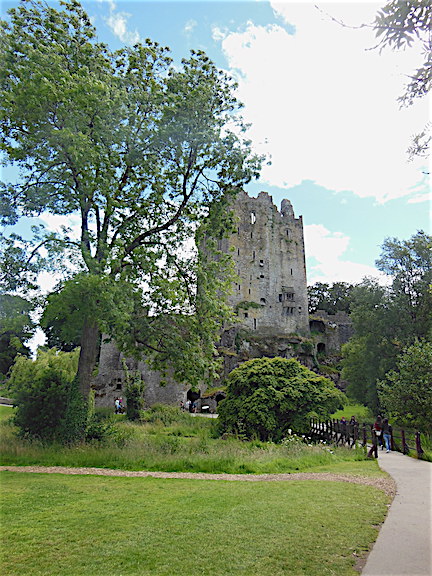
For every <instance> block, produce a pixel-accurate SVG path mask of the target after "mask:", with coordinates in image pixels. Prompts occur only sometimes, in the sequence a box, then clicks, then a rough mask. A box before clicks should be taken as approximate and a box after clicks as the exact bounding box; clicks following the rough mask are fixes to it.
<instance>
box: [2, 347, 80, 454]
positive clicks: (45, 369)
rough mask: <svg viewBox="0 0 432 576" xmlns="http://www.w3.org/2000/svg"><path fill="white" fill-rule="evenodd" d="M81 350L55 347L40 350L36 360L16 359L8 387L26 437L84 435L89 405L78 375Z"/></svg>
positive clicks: (64, 439) (69, 439) (64, 438)
mask: <svg viewBox="0 0 432 576" xmlns="http://www.w3.org/2000/svg"><path fill="white" fill-rule="evenodd" d="M78 352H79V351H78V350H77V351H75V352H73V353H66V352H57V351H56V350H55V349H52V350H48V351H45V352H44V351H40V352H39V354H38V357H37V358H36V360H35V361H32V360H30V359H27V358H24V357H23V356H21V357H19V358H18V359H17V361H16V362H15V364H14V366H13V368H12V371H11V376H10V380H9V386H10V388H11V391H12V395H13V397H14V401H15V404H16V406H17V410H16V415H15V424H16V425H17V427H18V428H19V430H20V433H21V434H22V435H23V436H26V437H29V438H37V439H40V440H44V441H50V442H51V441H59V442H66V443H69V442H75V441H77V440H80V439H82V438H83V431H84V430H85V426H86V423H87V405H86V403H85V402H84V400H83V398H82V395H81V394H80V393H79V390H78V383H77V381H76V378H75V374H76V368H77V363H78Z"/></svg>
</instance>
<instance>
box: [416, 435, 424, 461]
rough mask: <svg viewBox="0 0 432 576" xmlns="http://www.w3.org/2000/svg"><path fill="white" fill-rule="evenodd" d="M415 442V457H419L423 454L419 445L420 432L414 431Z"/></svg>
mask: <svg viewBox="0 0 432 576" xmlns="http://www.w3.org/2000/svg"><path fill="white" fill-rule="evenodd" d="M415 442H416V450H417V458H421V457H422V456H423V454H424V451H423V448H422V447H421V442H420V432H416V433H415Z"/></svg>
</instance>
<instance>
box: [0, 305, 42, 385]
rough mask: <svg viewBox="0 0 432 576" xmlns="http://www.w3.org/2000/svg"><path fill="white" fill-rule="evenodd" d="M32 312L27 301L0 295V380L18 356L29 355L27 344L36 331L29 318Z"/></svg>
mask: <svg viewBox="0 0 432 576" xmlns="http://www.w3.org/2000/svg"><path fill="white" fill-rule="evenodd" d="M32 310H33V305H32V304H31V302H29V301H28V300H25V299H24V298H21V297H20V296H13V295H11V294H0V379H2V377H5V376H6V375H7V373H8V372H9V369H10V368H11V366H12V365H13V363H14V361H15V358H16V357H17V355H18V354H20V355H21V356H29V355H30V348H29V347H28V346H27V342H28V340H29V339H30V338H31V337H32V336H33V334H34V332H35V330H36V325H35V323H34V322H33V320H32V319H31V317H30V313H31V311H32Z"/></svg>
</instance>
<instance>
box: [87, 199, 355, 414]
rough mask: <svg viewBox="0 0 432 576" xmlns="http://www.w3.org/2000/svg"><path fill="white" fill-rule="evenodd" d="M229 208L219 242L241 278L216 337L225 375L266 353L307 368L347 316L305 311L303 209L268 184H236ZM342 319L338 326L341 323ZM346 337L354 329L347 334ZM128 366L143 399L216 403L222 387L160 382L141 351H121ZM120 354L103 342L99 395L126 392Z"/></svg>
mask: <svg viewBox="0 0 432 576" xmlns="http://www.w3.org/2000/svg"><path fill="white" fill-rule="evenodd" d="M232 210H233V212H234V215H235V222H236V224H235V229H234V231H233V233H232V234H231V235H230V236H229V237H227V238H224V239H222V240H220V242H219V249H220V250H221V251H223V252H225V253H230V254H231V255H232V258H233V261H234V265H235V274H236V278H235V281H234V286H233V290H232V293H231V295H230V296H229V297H228V298H229V303H230V305H231V306H232V307H233V309H234V311H235V313H236V318H235V321H234V322H233V324H232V325H231V326H227V327H226V329H225V330H224V332H223V333H222V335H221V340H220V342H219V343H218V345H217V346H218V349H219V353H221V354H222V355H223V358H224V376H226V375H227V374H229V372H231V370H233V369H234V368H235V367H236V366H238V365H239V364H240V363H242V362H244V361H246V360H248V359H250V358H258V357H263V356H268V357H275V356H281V357H285V358H292V357H295V358H298V359H299V360H300V361H301V362H303V363H304V364H305V365H307V366H309V367H310V368H314V367H316V366H317V361H316V356H317V354H319V353H323V352H325V351H326V349H328V350H329V351H330V352H332V351H333V352H334V351H337V350H340V346H341V344H342V343H343V342H344V341H346V340H347V335H348V334H349V331H350V328H349V324H350V323H349V319H347V318H346V317H345V316H344V318H343V319H342V318H340V319H339V318H336V317H334V318H333V317H330V318H329V317H325V318H324V317H323V316H322V315H321V316H318V315H315V317H314V318H313V319H311V326H312V334H313V335H314V336H313V337H311V327H310V319H309V315H308V298H307V281H306V264H305V249H304V238H303V221H302V217H301V216H300V217H299V218H295V216H294V211H293V208H292V206H291V203H290V201H289V200H282V204H281V211H280V212H279V211H278V209H277V207H276V206H275V205H274V204H273V199H272V197H271V196H269V194H267V193H266V192H261V193H260V194H259V195H258V197H257V198H252V197H250V196H248V194H247V193H246V192H243V191H241V192H239V193H238V195H237V196H236V198H235V200H234V202H233V205H232ZM339 326H340V329H339ZM348 337H349V336H348ZM124 360H125V361H126V365H127V367H128V370H130V371H137V370H138V371H139V372H140V373H141V375H142V378H143V381H144V382H145V384H146V387H145V398H144V400H145V404H146V405H147V406H151V405H153V404H155V403H164V404H173V405H179V404H180V402H181V401H185V400H186V399H190V400H192V401H195V402H196V404H197V408H198V410H201V409H204V407H205V409H206V410H210V411H216V408H217V402H218V401H219V400H220V399H221V398H223V397H224V393H223V392H222V391H220V392H213V393H212V394H211V395H207V394H206V385H205V384H203V386H202V388H201V389H200V390H199V391H194V390H190V389H188V387H187V386H183V385H180V384H177V383H176V382H174V381H171V382H168V383H167V384H166V385H165V386H161V385H160V382H161V375H160V374H159V373H158V372H155V371H153V370H151V369H150V368H149V366H148V364H147V363H146V362H145V360H144V359H143V360H142V361H136V360H133V359H130V358H128V359H124ZM124 360H123V357H122V354H121V353H120V352H119V351H118V349H117V348H116V346H115V343H113V342H105V343H103V344H102V348H101V354H100V360H99V372H98V375H97V376H96V377H95V379H94V383H93V386H94V389H95V396H96V403H97V405H99V406H112V405H113V404H114V399H115V398H116V397H117V396H122V389H123V386H124V380H125V371H124V369H123V361H124Z"/></svg>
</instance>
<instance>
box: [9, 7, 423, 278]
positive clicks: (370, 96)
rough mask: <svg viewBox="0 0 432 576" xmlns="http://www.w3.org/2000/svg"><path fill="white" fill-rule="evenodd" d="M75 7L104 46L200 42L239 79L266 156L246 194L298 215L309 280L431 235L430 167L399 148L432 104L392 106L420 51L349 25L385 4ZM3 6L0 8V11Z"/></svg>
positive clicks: (184, 51)
mask: <svg viewBox="0 0 432 576" xmlns="http://www.w3.org/2000/svg"><path fill="white" fill-rule="evenodd" d="M83 5H84V8H85V9H86V11H87V12H88V14H89V15H90V17H91V19H92V21H93V23H94V25H95V26H96V29H97V31H98V37H99V39H100V40H102V41H104V42H107V43H108V44H109V45H110V46H111V48H120V47H121V46H122V45H123V44H129V43H135V42H137V41H139V40H140V39H141V40H143V39H145V38H147V37H150V38H151V39H152V40H155V41H157V42H159V43H160V44H163V45H167V46H169V47H170V48H171V49H172V52H173V56H174V58H175V60H176V61H177V62H179V61H180V59H181V58H182V57H185V56H187V55H188V53H189V50H190V49H193V48H195V49H203V50H205V51H206V52H207V54H208V55H209V56H210V57H211V58H212V59H213V60H214V61H215V63H216V64H217V65H218V66H219V67H221V68H224V69H225V70H227V71H228V72H229V73H230V74H231V75H232V76H234V77H235V78H236V79H237V81H238V84H239V88H238V97H239V99H240V100H241V101H242V102H243V103H244V105H245V108H244V111H243V115H244V117H245V119H246V121H248V122H250V123H251V124H252V127H251V132H250V136H251V138H252V140H253V142H254V145H255V148H256V150H257V151H259V152H265V153H266V154H268V155H269V156H270V157H271V161H272V163H271V166H266V167H265V169H264V170H263V172H262V176H261V179H260V181H259V182H258V183H253V184H251V185H250V186H249V187H248V189H247V190H248V192H249V193H250V194H252V195H256V194H257V193H258V192H259V191H260V190H265V191H267V192H269V193H270V194H271V195H272V196H273V200H274V202H275V204H276V205H277V206H278V207H279V208H280V202H281V200H282V199H283V198H289V199H290V200H291V202H292V203H293V206H294V211H295V214H296V216H299V215H302V216H303V222H304V231H305V240H306V256H307V275H308V283H309V284H312V283H314V282H317V281H321V282H329V283H332V282H335V281H346V282H353V283H354V282H359V281H360V280H361V279H362V278H363V277H364V276H377V271H376V269H375V267H374V262H375V260H376V258H377V257H378V256H379V254H380V246H381V244H382V242H383V240H384V238H386V237H388V236H391V237H397V238H399V239H401V240H402V239H408V238H409V237H410V236H412V235H413V234H415V233H416V231H417V230H420V229H423V230H425V231H426V232H429V233H430V222H431V212H430V208H431V202H430V201H431V196H430V187H429V183H428V182H427V181H426V177H425V175H424V172H426V171H428V166H427V165H426V163H425V161H424V160H423V161H420V160H416V161H413V162H408V156H407V154H406V149H407V147H408V145H409V142H410V137H411V136H412V135H413V134H414V133H416V132H419V131H421V130H422V128H423V127H424V125H425V124H426V122H427V121H428V119H429V116H430V110H429V109H428V105H430V101H429V102H428V101H426V99H424V100H422V101H421V100H419V101H418V102H417V103H416V105H415V106H413V107H411V108H408V109H400V108H399V104H398V102H397V97H398V96H400V95H401V93H402V92H403V87H404V84H405V83H406V80H407V76H408V75H409V74H410V73H412V72H413V71H414V70H415V69H416V67H418V66H419V65H420V63H421V57H420V55H419V51H418V49H417V48H416V47H414V48H411V49H409V50H407V51H403V52H392V51H390V50H385V51H383V52H381V53H380V52H379V51H378V50H374V49H373V47H374V46H375V45H376V40H375V37H374V34H373V32H372V30H371V29H370V28H367V27H363V28H358V26H360V25H361V24H367V23H370V22H372V21H373V18H374V15H375V14H376V12H377V10H378V8H379V7H380V6H382V5H384V3H379V4H375V3H363V2H349V1H345V2H339V3H320V2H318V4H317V5H315V4H314V3H311V2H291V1H287V2H268V1H260V0H258V1H255V2H250V1H237V2H228V1H223V0H221V1H213V2H207V1H205V0H203V1H196V2H183V1H170V2H168V1H164V0H158V1H153V2H151V1H147V0H136V1H130V0H129V1H126V0H117V1H116V2H114V1H112V0H95V1H92V2H83ZM10 6H12V4H11V3H8V2H4V3H3V7H2V14H3V15H4V14H5V10H6V9H7V8H9V7H10ZM335 20H337V21H341V22H343V23H344V24H345V26H343V25H341V24H339V23H337V22H336V21H335ZM49 222H50V225H53V226H54V221H52V220H50V221H49ZM56 225H58V223H56Z"/></svg>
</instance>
